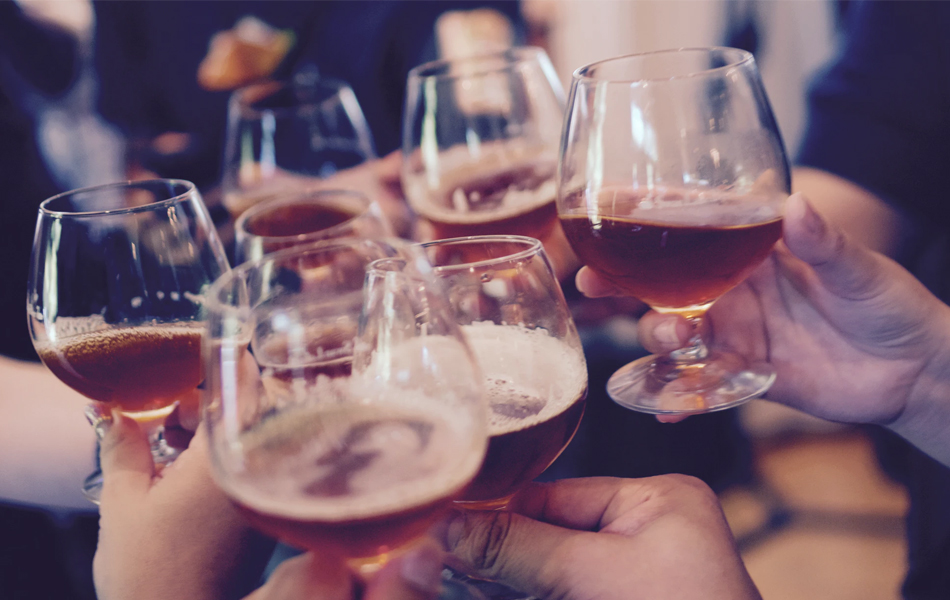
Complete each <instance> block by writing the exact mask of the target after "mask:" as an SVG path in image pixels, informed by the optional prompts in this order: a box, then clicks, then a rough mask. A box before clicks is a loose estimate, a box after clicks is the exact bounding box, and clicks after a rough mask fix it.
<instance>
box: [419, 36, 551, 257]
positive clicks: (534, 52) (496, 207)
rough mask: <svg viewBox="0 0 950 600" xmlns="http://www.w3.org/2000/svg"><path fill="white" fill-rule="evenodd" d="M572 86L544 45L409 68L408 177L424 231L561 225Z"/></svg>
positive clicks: (541, 229) (440, 233)
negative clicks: (558, 178) (567, 93)
mask: <svg viewBox="0 0 950 600" xmlns="http://www.w3.org/2000/svg"><path fill="white" fill-rule="evenodd" d="M563 115H564V92H563V90H562V89H561V83H560V81H559V80H558V78H557V74H556V73H555V71H554V68H553V67H552V66H551V62H550V60H549V59H548V57H547V55H546V54H545V53H544V50H542V49H540V48H532V47H524V48H512V49H509V50H506V51H504V52H499V53H496V54H484V55H480V56H473V57H469V58H462V59H453V60H440V61H435V62H431V63H426V64H423V65H420V66H418V67H415V68H414V69H412V70H411V71H410V72H409V78H408V82H407V86H406V108H405V116H404V121H403V147H402V150H403V159H404V160H403V171H402V182H403V189H404V190H405V194H406V198H407V199H408V200H409V203H410V205H411V206H412V208H413V210H414V211H415V212H416V214H418V215H419V216H420V217H422V223H423V224H424V225H425V226H428V227H429V228H430V230H428V231H421V232H420V237H421V238H423V239H427V240H428V239H444V238H450V237H457V236H464V235H482V234H499V233H509V234H520V235H529V236H532V237H537V238H542V239H543V238H544V237H545V236H546V235H547V234H548V233H550V232H551V231H552V230H553V229H554V228H555V227H556V226H557V211H556V209H555V206H554V195H555V183H554V171H555V166H556V163H557V148H558V140H559V139H560V135H561V121H562V119H563Z"/></svg>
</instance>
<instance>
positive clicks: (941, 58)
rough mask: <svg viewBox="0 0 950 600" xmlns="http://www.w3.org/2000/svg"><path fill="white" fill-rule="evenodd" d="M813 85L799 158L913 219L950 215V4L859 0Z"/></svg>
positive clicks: (946, 219)
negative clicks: (949, 173) (949, 180)
mask: <svg viewBox="0 0 950 600" xmlns="http://www.w3.org/2000/svg"><path fill="white" fill-rule="evenodd" d="M845 35H846V41H845V43H844V45H843V47H842V50H841V53H840V55H839V56H838V58H837V59H836V60H835V61H834V62H833V64H832V65H831V67H830V68H829V69H828V70H827V71H826V72H824V73H823V74H822V75H820V76H819V78H818V79H817V80H816V81H815V83H814V84H813V85H812V87H811V89H810V92H809V99H808V111H809V114H808V127H807V131H806V134H805V138H804V141H803V143H802V146H801V149H800V153H799V156H798V164H800V165H803V166H808V167H815V168H818V169H823V170H825V171H829V172H831V173H834V174H836V175H839V176H841V177H844V178H846V179H848V180H851V181H853V182H855V183H857V184H859V185H861V186H862V187H864V188H866V189H867V190H869V191H871V192H872V193H874V194H876V195H877V196H879V197H880V198H881V199H883V200H885V201H887V202H889V203H891V204H892V205H894V206H896V207H898V208H900V209H903V210H904V211H906V212H907V213H909V214H910V215H911V216H916V217H917V218H921V217H922V218H924V219H928V220H931V221H933V220H937V221H940V222H942V223H947V222H950V198H947V197H946V194H947V189H946V188H947V185H946V183H945V181H944V180H945V175H944V173H945V172H946V170H947V168H948V165H950V127H948V124H950V122H948V120H950V95H948V79H950V61H948V58H950V55H948V52H950V50H948V48H950V4H947V3H944V2H874V1H867V2H861V3H858V4H857V5H855V6H854V7H853V8H852V9H851V10H849V13H848V20H847V21H846V23H845Z"/></svg>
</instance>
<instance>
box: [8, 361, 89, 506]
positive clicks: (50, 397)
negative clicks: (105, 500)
mask: <svg viewBox="0 0 950 600" xmlns="http://www.w3.org/2000/svg"><path fill="white" fill-rule="evenodd" d="M88 402H89V399H88V398H85V397H84V396H82V395H80V394H79V393H77V392H74V391H73V390H72V389H70V388H68V387H67V386H66V385H65V384H64V383H62V382H61V381H59V379H57V378H56V377H55V376H54V375H53V374H52V373H50V371H49V369H47V368H46V367H44V366H43V365H41V364H37V363H30V362H26V361H20V360H14V359H12V358H7V357H5V356H2V355H0V406H3V420H2V421H0V457H3V458H2V459H0V501H3V502H11V503H18V504H29V505H32V506H38V507H42V508H49V509H58V510H74V511H91V510H94V509H95V507H94V506H93V505H92V504H91V503H90V502H89V500H87V499H86V497H85V496H83V494H82V492H81V491H80V486H81V485H82V481H83V479H84V478H85V477H86V476H87V475H89V474H90V473H91V472H92V471H93V470H94V469H95V467H96V436H95V434H94V433H93V430H92V428H91V427H90V426H89V423H87V422H86V419H85V417H84V416H83V407H84V406H85V405H86V404H87V403H88Z"/></svg>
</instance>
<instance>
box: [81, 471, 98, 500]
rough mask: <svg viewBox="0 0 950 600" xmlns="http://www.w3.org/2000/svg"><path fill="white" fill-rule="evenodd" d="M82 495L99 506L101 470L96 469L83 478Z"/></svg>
mask: <svg viewBox="0 0 950 600" xmlns="http://www.w3.org/2000/svg"><path fill="white" fill-rule="evenodd" d="M82 495H83V496H85V497H86V499H87V500H89V501H90V502H92V503H93V504H95V505H96V506H99V499H100V498H101V497H102V471H100V470H99V469H96V470H95V471H93V472H92V473H90V474H89V476H88V477H86V478H85V479H83V481H82Z"/></svg>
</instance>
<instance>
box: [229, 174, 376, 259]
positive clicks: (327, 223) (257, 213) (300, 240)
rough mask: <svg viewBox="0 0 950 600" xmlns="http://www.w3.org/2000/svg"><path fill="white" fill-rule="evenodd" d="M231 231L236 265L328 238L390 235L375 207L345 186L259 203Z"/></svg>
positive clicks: (372, 203)
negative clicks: (342, 188)
mask: <svg viewBox="0 0 950 600" xmlns="http://www.w3.org/2000/svg"><path fill="white" fill-rule="evenodd" d="M234 229H235V239H236V243H237V250H236V254H237V262H238V263H242V262H246V261H253V260H257V259H259V258H261V257H262V256H264V255H265V254H270V253H271V252H276V251H277V250H282V249H284V248H290V247H293V246H303V245H306V244H310V243H313V242H317V241H320V240H326V239H331V238H343V237H361V238H376V239H379V238H386V237H391V236H392V235H393V234H392V227H391V226H390V225H389V220H388V219H387V218H386V215H385V214H383V211H382V209H381V208H380V207H379V205H378V204H377V203H376V202H373V201H371V200H370V199H369V198H367V197H366V196H364V195H363V194H361V193H359V192H354V191H348V190H317V191H310V192H302V193H299V194H291V195H288V196H286V197H281V198H275V199H273V200H268V201H266V202H262V203H260V204H258V205H256V206H254V207H252V208H250V209H248V210H247V211H246V212H245V213H244V214H242V215H241V216H240V217H239V218H238V220H237V222H235V224H234Z"/></svg>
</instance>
